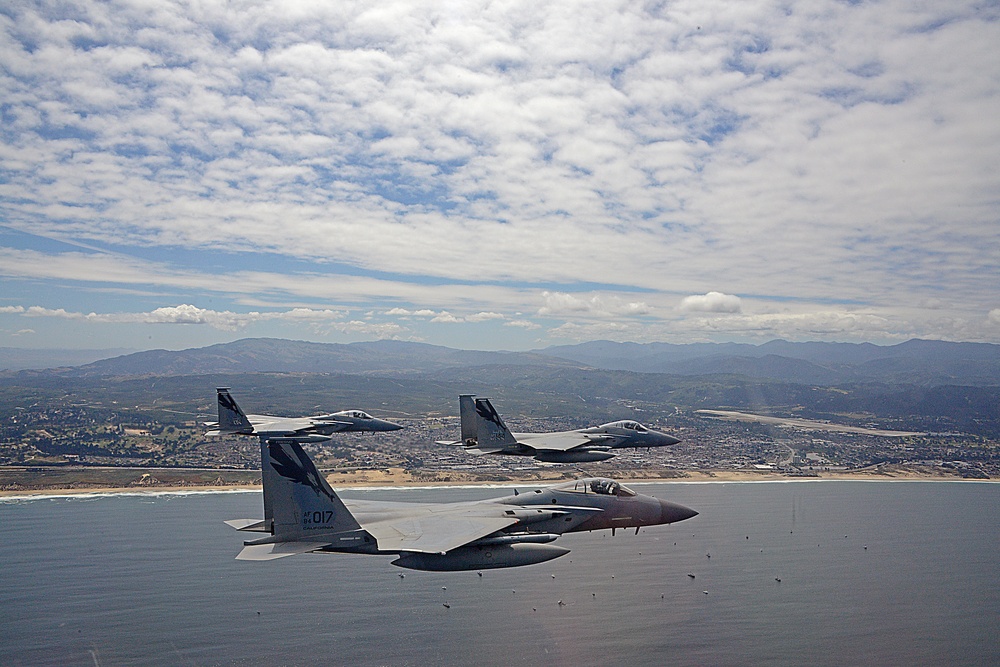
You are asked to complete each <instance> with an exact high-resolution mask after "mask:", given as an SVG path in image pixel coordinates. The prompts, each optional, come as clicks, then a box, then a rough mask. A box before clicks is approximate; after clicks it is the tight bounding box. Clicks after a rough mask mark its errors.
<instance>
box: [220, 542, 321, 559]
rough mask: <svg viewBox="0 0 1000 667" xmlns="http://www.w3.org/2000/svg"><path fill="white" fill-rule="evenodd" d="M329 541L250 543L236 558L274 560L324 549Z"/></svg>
mask: <svg viewBox="0 0 1000 667" xmlns="http://www.w3.org/2000/svg"><path fill="white" fill-rule="evenodd" d="M327 544H329V542H278V543H277V544H248V545H247V546H245V547H243V551H241V552H240V553H239V555H238V556H236V560H274V559H275V558H284V557H285V556H294V555H296V554H304V553H308V552H310V551H316V550H317V549H322V548H323V547H325V546H326V545H327Z"/></svg>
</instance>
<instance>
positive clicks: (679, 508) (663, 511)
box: [660, 500, 698, 523]
mask: <svg viewBox="0 0 1000 667" xmlns="http://www.w3.org/2000/svg"><path fill="white" fill-rule="evenodd" d="M693 516H698V513H697V512H695V511H694V510H693V509H691V508H690V507H684V505H678V504H677V503H672V502H669V501H666V500H661V501H660V521H661V522H662V523H676V522H677V521H683V520H684V519H690V518H691V517H693Z"/></svg>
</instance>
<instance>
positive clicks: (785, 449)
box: [0, 405, 1000, 493]
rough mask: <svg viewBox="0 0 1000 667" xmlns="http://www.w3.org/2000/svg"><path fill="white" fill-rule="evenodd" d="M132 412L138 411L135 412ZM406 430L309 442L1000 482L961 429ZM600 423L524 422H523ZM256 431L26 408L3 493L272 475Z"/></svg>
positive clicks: (498, 473) (368, 469)
mask: <svg viewBox="0 0 1000 667" xmlns="http://www.w3.org/2000/svg"><path fill="white" fill-rule="evenodd" d="M130 417H131V418H130ZM396 421H398V422H399V423H401V424H403V425H404V426H405V428H404V429H403V430H400V431H396V432H389V433H378V434H341V435H334V436H333V438H332V439H331V440H329V441H328V442H323V443H314V444H309V445H306V448H307V450H308V451H309V453H310V455H311V456H314V457H315V458H316V461H317V464H318V465H319V466H320V468H321V469H322V470H323V471H324V472H325V473H326V474H327V475H328V476H329V477H330V480H331V483H333V484H334V485H337V484H341V485H351V484H421V483H434V484H437V483H503V482H522V481H523V482H531V481H535V480H538V481H548V480H553V479H563V478H567V477H573V476H575V475H578V474H580V468H584V469H585V471H586V472H587V473H588V474H594V475H606V476H611V477H615V478H618V479H632V480H637V479H642V480H664V479H763V478H771V477H791V478H794V477H830V476H834V477H844V476H878V477H882V478H884V477H887V476H889V477H908V476H918V477H928V478H953V479H996V478H1000V443H997V442H993V441H990V440H989V439H986V438H983V437H976V436H969V435H962V434H958V433H914V432H904V431H893V430H886V429H877V428H864V427H856V426H840V425H837V424H830V423H825V422H810V421H809V420H797V419H787V420H782V419H780V418H774V417H766V418H763V417H759V416H755V415H749V414H742V413H721V412H715V411H707V410H701V411H684V410H681V409H675V410H674V411H673V412H672V413H670V414H668V415H665V416H662V417H660V418H658V419H656V420H655V422H650V423H649V425H650V426H653V427H655V428H658V429H661V430H664V431H666V432H668V433H670V434H672V435H674V436H676V437H677V438H679V439H680V443H678V444H676V445H673V446H670V447H664V448H658V449H646V450H644V449H623V450H620V451H619V452H618V453H617V456H616V457H615V458H613V459H611V460H609V461H605V462H599V463H588V464H584V465H582V466H572V465H568V466H560V465H550V464H544V463H540V462H538V461H535V460H533V459H531V458H528V457H518V456H482V455H475V454H472V453H468V452H466V451H465V450H464V449H463V448H462V447H461V446H448V445H442V444H437V441H439V440H454V439H457V437H458V432H459V420H458V417H457V415H456V416H434V417H425V418H418V419H414V418H410V419H401V418H396ZM587 425H588V424H580V423H577V420H570V419H558V418H557V419H541V418H519V419H516V420H514V419H512V420H511V427H512V429H514V430H523V431H536V432H542V431H555V430H567V429H572V428H580V427H581V426H587ZM259 466H260V451H259V442H258V439H257V438H255V437H247V436H236V435H224V436H214V437H213V436H207V435H206V429H205V427H204V425H203V423H202V422H200V421H199V420H197V419H177V420H175V422H174V423H163V422H160V421H156V420H148V419H147V420H137V419H135V418H134V415H129V414H128V412H127V411H124V410H123V411H121V412H120V413H108V412H107V411H104V410H93V409H87V408H86V407H70V408H66V407H44V406H41V405H37V406H33V407H28V408H21V409H19V410H18V412H17V414H15V415H14V417H13V418H12V419H10V420H8V421H6V422H5V423H3V424H2V425H0V491H2V492H5V493H16V492H19V491H33V490H46V489H59V488H70V489H73V488H75V489H87V488H105V487H115V488H118V487H128V488H131V487H160V486H170V487H174V486H180V487H187V486H231V485H248V484H249V485H252V484H255V483H259V477H260V475H259Z"/></svg>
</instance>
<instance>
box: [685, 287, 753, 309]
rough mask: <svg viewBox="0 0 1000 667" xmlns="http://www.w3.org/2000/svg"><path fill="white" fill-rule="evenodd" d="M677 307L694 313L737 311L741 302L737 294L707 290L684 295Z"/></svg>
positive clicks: (740, 307) (740, 306)
mask: <svg viewBox="0 0 1000 667" xmlns="http://www.w3.org/2000/svg"><path fill="white" fill-rule="evenodd" d="M677 308H678V310H681V311H684V312H696V313H738V312H740V310H741V309H742V302H741V301H740V298H739V297H738V296H734V295H732V294H723V293H722V292H709V293H708V294H695V295H692V296H686V297H684V298H683V299H681V303H680V305H679V306H678V307H677Z"/></svg>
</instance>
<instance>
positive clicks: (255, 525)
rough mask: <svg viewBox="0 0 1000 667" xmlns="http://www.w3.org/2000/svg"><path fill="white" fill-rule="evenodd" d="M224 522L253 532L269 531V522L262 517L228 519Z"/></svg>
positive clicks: (238, 528)
mask: <svg viewBox="0 0 1000 667" xmlns="http://www.w3.org/2000/svg"><path fill="white" fill-rule="evenodd" d="M225 523H226V525H227V526H231V527H232V528H235V529H236V530H249V531H253V532H255V533H270V532H271V522H270V521H265V520H264V519H230V520H229V521H226V522H225Z"/></svg>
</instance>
